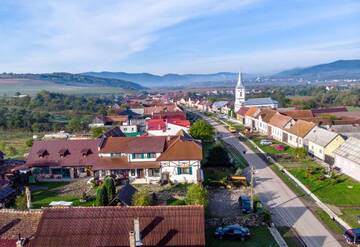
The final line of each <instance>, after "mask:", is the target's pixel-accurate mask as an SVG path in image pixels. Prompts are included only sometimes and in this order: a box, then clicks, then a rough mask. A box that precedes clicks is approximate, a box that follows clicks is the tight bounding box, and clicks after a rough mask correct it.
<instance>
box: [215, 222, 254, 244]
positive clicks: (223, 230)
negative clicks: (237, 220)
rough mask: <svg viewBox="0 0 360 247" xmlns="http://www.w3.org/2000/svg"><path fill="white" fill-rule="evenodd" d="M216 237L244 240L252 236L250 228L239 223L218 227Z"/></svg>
mask: <svg viewBox="0 0 360 247" xmlns="http://www.w3.org/2000/svg"><path fill="white" fill-rule="evenodd" d="M215 237H216V238H218V239H223V238H225V239H240V240H242V241H244V240H245V239H248V238H250V230H249V229H248V228H246V227H243V226H240V225H239V224H234V225H228V226H224V227H218V228H216V230H215Z"/></svg>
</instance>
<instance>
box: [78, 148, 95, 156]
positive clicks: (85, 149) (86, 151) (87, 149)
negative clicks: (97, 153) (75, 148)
mask: <svg viewBox="0 0 360 247" xmlns="http://www.w3.org/2000/svg"><path fill="white" fill-rule="evenodd" d="M81 154H82V155H83V156H88V155H89V154H92V152H91V149H90V148H84V149H82V150H81Z"/></svg>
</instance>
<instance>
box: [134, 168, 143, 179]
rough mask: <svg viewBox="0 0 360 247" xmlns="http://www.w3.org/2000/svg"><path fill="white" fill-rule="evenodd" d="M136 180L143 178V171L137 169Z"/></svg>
mask: <svg viewBox="0 0 360 247" xmlns="http://www.w3.org/2000/svg"><path fill="white" fill-rule="evenodd" d="M136 171H137V178H143V177H144V169H137V170H136Z"/></svg>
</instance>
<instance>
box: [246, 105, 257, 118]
mask: <svg viewBox="0 0 360 247" xmlns="http://www.w3.org/2000/svg"><path fill="white" fill-rule="evenodd" d="M257 110H258V108H256V107H250V108H249V110H247V111H246V113H245V116H249V117H251V116H252V115H253V114H254V113H255V112H256V111H257Z"/></svg>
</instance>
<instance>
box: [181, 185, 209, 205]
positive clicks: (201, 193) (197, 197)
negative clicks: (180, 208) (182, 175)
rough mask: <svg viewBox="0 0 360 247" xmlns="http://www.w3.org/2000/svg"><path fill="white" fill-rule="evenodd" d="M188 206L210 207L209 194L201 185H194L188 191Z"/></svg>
mask: <svg viewBox="0 0 360 247" xmlns="http://www.w3.org/2000/svg"><path fill="white" fill-rule="evenodd" d="M185 201H186V204H189V205H203V206H204V207H206V206H207V205H208V192H207V190H206V189H205V188H204V187H202V186H201V185H200V184H192V185H190V186H189V187H188V188H187V191H186V199H185Z"/></svg>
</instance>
